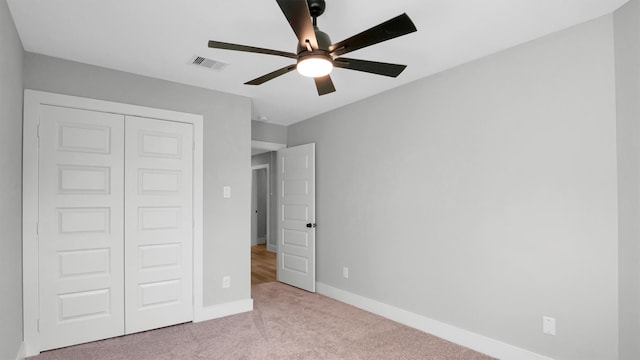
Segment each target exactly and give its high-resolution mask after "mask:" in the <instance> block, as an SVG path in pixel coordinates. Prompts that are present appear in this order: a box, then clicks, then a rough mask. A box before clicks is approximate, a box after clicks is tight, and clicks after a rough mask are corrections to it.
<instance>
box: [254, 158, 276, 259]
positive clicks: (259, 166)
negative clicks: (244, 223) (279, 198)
mask: <svg viewBox="0 0 640 360" xmlns="http://www.w3.org/2000/svg"><path fill="white" fill-rule="evenodd" d="M270 167H271V166H269V164H260V165H255V166H252V167H251V182H253V172H254V171H256V170H261V169H266V171H267V233H266V234H265V243H266V246H267V248H268V247H269V240H270V238H271V237H270V236H269V235H270V231H271V226H270V224H269V223H270V222H271V217H270V216H271V195H272V194H271V172H270V171H271V170H270ZM251 186H252V187H253V186H255V184H251ZM257 192H258V189H257V187H256V196H257V195H258V194H257ZM251 197H252V199H251V202H253V194H251ZM256 205H257V203H256ZM251 211H252V212H253V211H254V209H251ZM251 226H253V218H252V219H251ZM257 226H258V224H257V223H256V231H257ZM251 234H252V236H253V230H252V231H251ZM256 238H257V236H256ZM251 244H252V245H253V239H251Z"/></svg>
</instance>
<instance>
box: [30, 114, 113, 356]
mask: <svg viewBox="0 0 640 360" xmlns="http://www.w3.org/2000/svg"><path fill="white" fill-rule="evenodd" d="M38 132H39V141H40V146H39V151H38V156H39V161H38V171H39V210H38V217H39V226H38V232H39V236H38V252H39V253H38V256H39V259H40V260H39V264H40V265H39V270H38V274H39V275H38V276H39V293H40V294H39V303H40V349H41V350H47V349H53V348H59V347H64V346H68V345H73V344H79V343H83V342H88V341H93V340H98V339H104V338H108V337H113V336H119V335H122V334H123V333H124V284H123V278H124V260H123V259H124V253H123V251H124V248H123V234H124V224H123V218H124V211H123V208H124V205H123V198H124V189H123V179H124V172H123V170H124V165H123V159H124V152H123V149H124V116H122V115H114V114H107V113H101V112H94V111H87V110H79V109H71V108H64V107H56V106H48V105H41V106H40V126H39V131H38Z"/></svg>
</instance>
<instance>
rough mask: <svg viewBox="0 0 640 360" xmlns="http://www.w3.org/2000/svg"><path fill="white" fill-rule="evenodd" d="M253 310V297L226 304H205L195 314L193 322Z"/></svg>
mask: <svg viewBox="0 0 640 360" xmlns="http://www.w3.org/2000/svg"><path fill="white" fill-rule="evenodd" d="M247 311H253V299H244V300H238V301H233V302H229V303H224V304H218V305H211V306H204V307H203V308H202V310H201V311H198V313H196V314H195V316H194V319H193V322H200V321H207V320H213V319H218V318H221V317H225V316H229V315H235V314H240V313H243V312H247Z"/></svg>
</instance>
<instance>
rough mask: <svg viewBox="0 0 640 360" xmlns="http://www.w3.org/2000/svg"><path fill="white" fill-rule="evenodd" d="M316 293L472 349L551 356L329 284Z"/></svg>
mask: <svg viewBox="0 0 640 360" xmlns="http://www.w3.org/2000/svg"><path fill="white" fill-rule="evenodd" d="M316 290H317V292H318V293H320V294H322V295H325V296H328V297H330V298H333V299H336V300H338V301H341V302H343V303H346V304H349V305H353V306H355V307H357V308H360V309H363V310H366V311H369V312H371V313H374V314H376V315H380V316H382V317H385V318H387V319H390V320H393V321H396V322H399V323H401V324H404V325H407V326H409V327H412V328H414V329H418V330H420V331H424V332H426V333H429V334H432V335H435V336H438V337H440V338H443V339H445V340H448V341H451V342H454V343H456V344H459V345H462V346H464V347H467V348H470V349H473V350H475V351H478V352H481V353H483V354H487V355H489V356H493V357H495V358H498V359H503V360H511V359H513V360H553V359H551V358H549V357H546V356H543V355H540V354H536V353H534V352H531V351H529V350H525V349H521V348H519V347H516V346H513V345H509V344H506V343H503V342H501V341H498V340H495V339H492V338H489V337H486V336H483V335H480V334H476V333H473V332H471V331H467V330H464V329H460V328H458V327H455V326H452V325H449V324H445V323H443V322H440V321H437V320H433V319H430V318H428V317H425V316H422V315H418V314H415V313H412V312H409V311H406V310H402V309H400V308H397V307H394V306H391V305H387V304H384V303H381V302H378V301H375V300H372V299H369V298H366V297H364V296H360V295H356V294H353V293H350V292H348V291H344V290H341V289H338V288H334V287H332V286H329V285H326V284H323V283H316Z"/></svg>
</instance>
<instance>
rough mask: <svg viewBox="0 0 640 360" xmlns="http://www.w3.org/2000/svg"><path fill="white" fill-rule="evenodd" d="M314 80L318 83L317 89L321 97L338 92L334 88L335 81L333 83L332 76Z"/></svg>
mask: <svg viewBox="0 0 640 360" xmlns="http://www.w3.org/2000/svg"><path fill="white" fill-rule="evenodd" d="M313 80H315V81H316V88H317V89H318V95H320V96H322V95H326V94H329V93H332V92H334V91H336V88H335V86H333V81H331V76H329V75H325V76H320V77H317V78H313Z"/></svg>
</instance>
